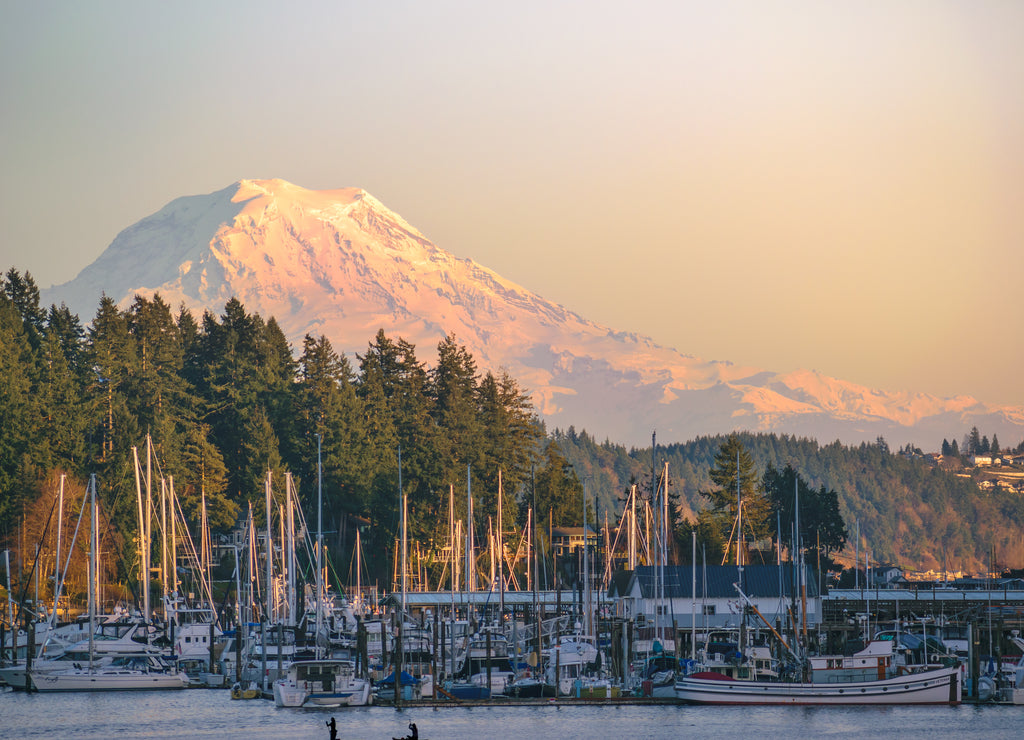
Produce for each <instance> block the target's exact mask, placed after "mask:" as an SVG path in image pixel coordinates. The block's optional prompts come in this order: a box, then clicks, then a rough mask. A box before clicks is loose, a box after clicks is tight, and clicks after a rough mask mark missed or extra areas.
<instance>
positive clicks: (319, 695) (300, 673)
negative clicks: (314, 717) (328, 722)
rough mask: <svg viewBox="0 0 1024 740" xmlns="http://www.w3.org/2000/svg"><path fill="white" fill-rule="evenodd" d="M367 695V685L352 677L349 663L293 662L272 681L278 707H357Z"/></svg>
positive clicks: (363, 702)
mask: <svg viewBox="0 0 1024 740" xmlns="http://www.w3.org/2000/svg"><path fill="white" fill-rule="evenodd" d="M371 696H372V695H371V693H370V682H369V681H367V680H366V679H363V678H358V677H357V676H356V675H355V662H354V661H351V660H333V659H329V660H297V661H294V662H293V663H292V664H291V665H289V666H288V671H287V673H286V674H285V675H284V676H283V677H282V678H279V679H278V680H276V681H274V703H275V704H276V705H277V706H279V707H301V706H317V707H342V706H348V707H361V706H365V705H366V704H369V703H370V702H371Z"/></svg>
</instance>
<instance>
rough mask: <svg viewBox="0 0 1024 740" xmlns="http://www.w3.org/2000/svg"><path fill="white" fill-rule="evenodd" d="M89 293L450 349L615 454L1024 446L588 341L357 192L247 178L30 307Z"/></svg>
mask: <svg viewBox="0 0 1024 740" xmlns="http://www.w3.org/2000/svg"><path fill="white" fill-rule="evenodd" d="M103 293H106V294H107V295H109V296H111V297H112V298H114V300H116V301H118V302H119V304H120V305H121V306H123V307H124V306H127V305H128V304H130V302H131V301H132V300H133V298H134V296H135V295H136V294H137V293H138V294H144V295H152V294H153V293H159V294H160V295H161V296H162V297H163V299H164V300H165V301H166V302H167V303H168V304H169V305H171V306H172V307H175V308H176V307H177V306H179V305H184V306H186V307H188V308H189V309H191V310H192V311H193V312H194V313H196V314H201V313H202V312H203V311H205V310H210V311H211V312H213V313H214V314H217V313H220V311H221V310H222V309H223V306H224V304H225V303H226V302H227V301H228V300H229V299H230V298H232V297H236V298H238V299H239V300H240V301H241V302H242V303H243V304H244V305H245V307H246V309H247V310H248V311H250V312H256V313H259V314H261V315H262V316H264V317H265V318H270V317H271V316H273V317H274V318H275V319H276V320H277V323H278V324H279V325H280V327H281V329H282V330H283V331H284V332H285V335H286V336H287V337H288V338H289V340H290V341H291V342H292V343H293V346H298V345H299V344H300V343H301V340H302V337H303V336H304V335H305V334H307V333H309V334H313V335H320V334H322V335H324V336H326V337H327V338H328V339H330V340H331V342H332V344H334V345H335V347H336V349H337V350H339V351H342V352H345V353H348V354H350V355H351V354H353V353H356V352H359V353H362V352H364V351H365V349H366V344H367V343H368V342H369V341H370V340H371V339H372V337H373V336H374V335H375V334H376V333H377V331H378V329H381V328H383V329H384V330H385V332H387V333H388V334H389V335H392V336H394V337H402V338H404V339H406V340H408V341H409V342H411V343H413V344H414V345H415V346H416V347H417V350H418V352H419V353H420V357H421V359H424V360H427V361H429V360H430V359H432V358H433V356H434V350H435V348H436V346H437V343H438V342H440V341H441V340H442V339H443V338H444V337H445V335H446V334H454V335H455V336H456V337H457V340H458V341H459V342H460V343H461V344H463V345H464V346H465V347H466V348H467V349H468V350H469V351H470V352H471V353H472V354H473V356H474V357H475V359H476V360H477V366H478V367H479V368H480V369H481V371H482V372H483V371H487V370H492V371H498V370H499V369H506V370H508V371H509V373H510V374H511V375H512V376H513V377H515V378H516V379H517V380H518V381H519V382H520V383H521V384H522V385H523V387H524V388H525V389H526V390H527V391H529V392H532V393H533V397H534V400H535V402H536V403H537V407H538V409H539V410H540V411H541V413H542V414H543V415H545V416H546V417H547V420H548V421H549V423H552V424H555V425H558V426H561V427H568V426H569V425H575V426H576V427H577V428H586V429H588V430H589V431H591V432H592V433H594V434H595V435H596V436H599V437H600V436H608V437H609V438H612V439H616V440H617V441H621V442H623V443H627V444H643V443H645V440H647V439H648V438H649V434H650V430H651V429H652V428H657V429H658V432H659V435H663V436H662V438H663V439H677V440H679V441H683V440H685V439H687V438H689V437H693V436H697V435H703V434H717V433H727V432H730V431H733V430H735V429H737V428H743V429H747V430H752V431H779V432H787V433H791V434H799V435H804V436H811V437H815V438H818V439H828V440H832V439H837V438H838V439H842V440H844V441H847V442H859V441H864V440H872V441H873V440H874V439H875V438H876V437H877V436H880V435H882V436H892V437H893V438H894V439H898V440H899V441H900V442H904V441H908V440H910V441H914V442H916V443H919V444H934V442H935V440H941V439H942V438H943V437H944V436H948V435H949V434H950V433H955V432H956V430H958V429H961V428H969V427H970V426H971V424H972V423H975V422H976V423H978V425H979V426H984V427H985V428H986V429H989V430H992V431H995V432H996V433H998V434H999V435H1004V434H1006V435H1007V438H1011V437H1013V436H1015V435H1016V434H1020V432H1021V430H1022V429H1024V409H1020V408H1014V409H1007V408H997V407H990V406H986V405H984V404H980V403H976V402H974V401H973V399H967V398H958V399H950V400H943V399H940V398H936V397H933V396H927V395H924V394H907V393H886V392H884V391H878V390H871V389H867V388H864V387H862V386H858V385H856V384H853V383H848V382H845V381H840V380H836V379H835V378H829V377H827V376H824V375H822V374H820V373H817V372H814V371H795V372H792V373H788V374H786V375H779V374H776V373H772V372H769V371H764V370H761V369H759V368H750V367H739V366H734V365H732V364H731V363H728V362H708V361H704V360H701V359H699V358H695V357H692V356H689V355H683V354H680V353H679V352H676V351H675V350H673V349H668V348H665V347H662V346H659V345H658V344H657V343H655V342H654V341H653V340H651V339H649V338H647V337H644V336H641V335H636V334H630V333H624V332H617V331H614V330H612V329H610V328H608V327H604V326H600V325H598V324H596V323H594V322H591V321H588V320H586V319H584V318H582V317H581V316H579V315H577V314H575V313H573V312H572V311H569V310H568V309H566V308H565V307H563V306H560V305H558V304H555V303H552V302H551V301H548V300H545V299H544V298H542V297H540V296H538V295H537V294H535V293H533V292H532V291H530V290H528V289H526V288H524V287H522V286H520V285H517V284H515V283H513V282H511V281H509V280H506V279H504V278H502V277H501V276H500V275H498V274H496V273H495V272H493V271H491V270H489V269H487V268H485V267H483V266H481V265H478V264H477V263H475V262H473V261H472V260H471V259H458V258H456V257H455V256H454V255H452V254H451V253H449V252H447V251H445V250H443V249H442V248H440V247H438V246H437V245H435V244H433V243H432V242H431V241H430V240H428V239H427V238H426V237H424V236H423V235H422V234H421V233H420V232H419V231H417V230H416V229H415V228H413V227H412V226H411V225H410V224H408V223H407V222H406V221H405V220H404V219H403V218H402V217H401V216H399V215H398V214H397V213H395V212H393V211H391V210H390V209H388V208H387V207H386V206H385V205H384V204H382V203H381V202H380V201H378V200H377V199H376V198H374V197H373V196H372V195H370V194H369V193H367V192H366V191H365V190H363V189H361V188H354V187H353V188H341V189H336V190H308V189H306V188H303V187H300V186H298V185H295V184H293V183H290V182H287V181H286V180H281V179H269V180H256V179H247V180H239V181H237V182H236V183H234V184H232V185H231V186H229V187H227V188H224V189H223V190H219V191H217V192H214V193H209V194H207V195H194V196H186V197H182V198H178V199H176V200H174V201H172V202H171V203H169V204H167V205H166V206H165V207H164V208H162V209H160V210H159V211H158V212H156V213H154V214H152V215H150V216H147V217H146V218H144V219H142V220H141V221H139V222H138V223H136V224H134V225H132V226H129V227H128V228H126V229H125V230H124V231H122V232H121V233H120V234H118V236H117V238H116V239H114V241H113V242H112V243H111V245H110V246H109V247H108V248H107V249H106V250H105V251H104V252H103V254H102V255H100V257H99V258H98V259H97V260H96V261H95V262H94V263H93V264H91V265H89V266H88V267H86V268H85V269H84V270H82V272H81V273H80V274H79V275H78V277H76V278H75V279H74V280H72V281H71V282H69V283H67V284H65V285H61V286H56V287H54V288H51V289H49V290H48V291H44V292H43V298H44V301H46V302H49V301H53V302H60V301H64V302H66V303H67V305H68V306H69V307H70V308H71V309H72V310H74V311H76V312H78V313H79V315H80V316H82V317H83V318H84V319H86V320H88V319H89V318H91V316H92V314H93V312H95V310H96V306H97V305H98V303H99V299H100V296H101V295H102V294H103Z"/></svg>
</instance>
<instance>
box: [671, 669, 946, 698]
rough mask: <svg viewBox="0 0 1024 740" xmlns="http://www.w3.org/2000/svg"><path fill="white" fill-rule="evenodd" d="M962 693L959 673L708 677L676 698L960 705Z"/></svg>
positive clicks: (692, 681)
mask: <svg viewBox="0 0 1024 740" xmlns="http://www.w3.org/2000/svg"><path fill="white" fill-rule="evenodd" d="M962 691H963V689H962V686H961V682H960V669H959V668H940V669H937V670H933V671H923V672H921V673H912V674H906V675H902V676H893V677H891V678H884V679H880V680H877V679H876V680H872V681H848V682H841V683H813V682H812V683H789V682H785V681H737V680H736V679H732V678H728V677H726V676H723V675H721V674H716V673H712V672H707V671H704V672H700V673H694V674H692V675H690V676H686V677H684V678H680V679H679V680H678V681H676V698H678V699H679V700H680V701H683V702H686V703H688V704H826V705H849V704H959V703H960V701H961V698H962Z"/></svg>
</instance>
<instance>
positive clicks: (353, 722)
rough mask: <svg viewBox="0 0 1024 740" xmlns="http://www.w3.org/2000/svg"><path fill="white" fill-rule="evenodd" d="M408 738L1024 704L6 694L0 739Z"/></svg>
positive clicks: (972, 717) (818, 729)
mask: <svg viewBox="0 0 1024 740" xmlns="http://www.w3.org/2000/svg"><path fill="white" fill-rule="evenodd" d="M332 716H333V717H335V718H336V720H337V728H338V737H339V738H360V739H368V740H372V739H374V738H385V739H387V738H393V737H403V736H405V735H407V734H408V733H409V730H408V725H409V723H410V722H415V723H416V725H417V727H418V729H419V734H420V737H421V738H423V739H424V740H446V739H448V738H451V739H455V740H462V739H467V740H468V739H475V738H505V739H511V738H557V739H558V740H577V739H578V740H594V738H629V740H643V739H644V738H681V737H696V738H704V737H706V738H712V737H714V738H722V737H726V736H733V737H751V736H753V737H757V738H758V740H766V739H768V738H783V737H784V738H787V739H791V738H794V737H851V736H852V737H872V736H880V737H881V736H884V737H897V738H928V739H929V740H934V738H935V737H936V736H942V737H958V738H972V737H978V738H982V737H984V738H1004V737H1005V738H1017V737H1024V707H1019V706H1018V707H1014V706H974V705H966V704H965V705H961V706H956V707H949V706H934V707H931V706H905V707H708V706H703V707H701V706H677V705H659V706H636V705H618V706H579V705H567V704H557V705H556V704H554V703H552V704H549V705H541V706H518V707H517V706H477V707H439V708H433V707H413V708H405V709H402V710H401V711H396V710H395V709H394V708H393V707H384V706H372V707H360V708H353V709H313V710H310V709H282V708H278V707H275V706H274V703H273V702H271V701H265V700H251V701H238V700H232V699H231V698H230V696H229V694H228V692H227V691H215V690H187V691H158V692H137V693H130V692H129V693H113V692H110V693H95V694H89V693H83V694H29V695H26V694H23V693H7V694H0V738H3V740H7V739H8V738H11V739H14V738H55V737H59V738H82V739H85V740H88V739H90V738H102V739H103V740H107V739H108V738H115V737H118V738H216V739H217V740H225V739H227V738H246V739H247V740H257V739H259V738H288V739H296V740H302V739H306V738H309V739H311V740H312V739H313V738H319V739H320V740H326V739H327V738H328V737H329V731H328V729H327V726H326V724H325V723H326V722H327V721H328V720H330V718H331V717H332Z"/></svg>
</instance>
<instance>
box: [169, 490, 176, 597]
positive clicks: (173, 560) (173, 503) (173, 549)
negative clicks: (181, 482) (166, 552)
mask: <svg viewBox="0 0 1024 740" xmlns="http://www.w3.org/2000/svg"><path fill="white" fill-rule="evenodd" d="M167 482H168V485H169V487H170V500H169V501H168V504H169V508H170V510H171V511H170V514H171V562H170V563H169V565H170V567H171V594H172V595H174V596H177V594H178V527H177V521H176V518H175V516H174V511H175V508H176V507H177V502H178V500H177V498H176V497H175V495H174V476H173V475H172V476H169V477H168V479H167Z"/></svg>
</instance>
